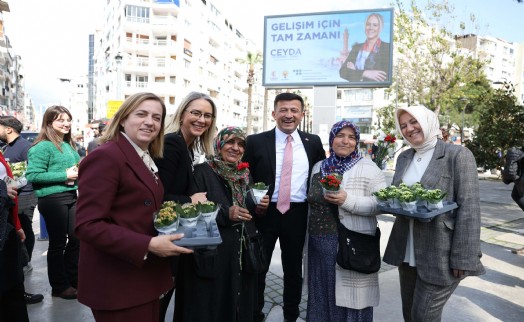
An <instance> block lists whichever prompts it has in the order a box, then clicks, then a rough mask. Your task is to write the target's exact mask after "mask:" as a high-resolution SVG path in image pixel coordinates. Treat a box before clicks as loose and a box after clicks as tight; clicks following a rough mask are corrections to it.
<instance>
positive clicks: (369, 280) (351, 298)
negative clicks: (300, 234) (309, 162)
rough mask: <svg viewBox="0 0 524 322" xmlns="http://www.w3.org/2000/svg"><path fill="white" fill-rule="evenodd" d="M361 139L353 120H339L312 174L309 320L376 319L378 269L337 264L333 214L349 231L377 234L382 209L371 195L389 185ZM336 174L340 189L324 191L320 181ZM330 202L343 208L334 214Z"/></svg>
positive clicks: (308, 266) (308, 244)
mask: <svg viewBox="0 0 524 322" xmlns="http://www.w3.org/2000/svg"><path fill="white" fill-rule="evenodd" d="M359 142H360V130H359V128H358V127H357V126H355V125H354V124H353V123H351V122H349V121H340V122H338V123H335V124H334V125H333V127H332V128H331V132H330V133H329V153H330V156H329V157H328V158H327V159H325V160H323V161H319V162H318V163H317V164H315V166H314V167H313V170H312V173H311V181H310V187H309V192H308V197H307V199H308V202H309V218H308V240H307V252H306V254H307V256H308V257H307V260H306V261H305V263H306V264H305V265H306V270H307V285H308V291H309V292H308V306H307V319H308V321H333V322H335V321H373V306H377V305H378V302H379V291H378V273H374V274H362V273H358V272H355V271H350V270H346V269H342V268H341V267H339V266H338V265H337V264H336V257H337V246H338V233H337V223H336V221H335V217H334V216H335V215H338V216H339V218H340V222H341V223H342V224H343V225H344V226H346V227H347V228H348V229H351V230H353V231H357V232H361V233H365V234H370V235H374V234H375V230H376V227H377V218H376V215H378V214H379V210H378V208H377V201H376V199H375V197H373V195H372V194H373V192H375V191H378V190H380V189H382V188H384V187H386V180H385V178H384V174H383V173H382V171H381V170H380V169H379V168H378V167H377V166H376V165H375V163H373V161H371V160H370V159H366V158H363V157H362V154H361V153H360V151H359V149H358V145H359ZM332 173H335V174H338V175H340V176H341V177H342V182H341V184H340V191H339V192H338V193H336V194H323V192H322V186H321V184H320V180H321V178H323V177H325V176H326V175H329V174H332ZM330 204H334V205H336V206H338V211H337V212H336V213H335V214H334V213H333V207H332V206H330ZM350 280H351V282H350V283H349V282H348V281H350Z"/></svg>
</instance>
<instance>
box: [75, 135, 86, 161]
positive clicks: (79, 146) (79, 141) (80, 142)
mask: <svg viewBox="0 0 524 322" xmlns="http://www.w3.org/2000/svg"><path fill="white" fill-rule="evenodd" d="M75 145H76V152H78V155H79V156H80V160H82V159H83V158H85V156H86V148H85V147H84V138H83V137H82V136H81V135H79V136H77V137H76V138H75Z"/></svg>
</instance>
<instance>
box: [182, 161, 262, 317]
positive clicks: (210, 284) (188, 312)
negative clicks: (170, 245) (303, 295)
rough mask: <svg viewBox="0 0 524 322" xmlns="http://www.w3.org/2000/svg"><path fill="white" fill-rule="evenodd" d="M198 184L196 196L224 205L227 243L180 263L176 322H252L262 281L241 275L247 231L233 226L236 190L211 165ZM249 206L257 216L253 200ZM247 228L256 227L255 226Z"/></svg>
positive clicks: (199, 173) (221, 223) (198, 174)
mask: <svg viewBox="0 0 524 322" xmlns="http://www.w3.org/2000/svg"><path fill="white" fill-rule="evenodd" d="M194 178H195V186H194V191H192V193H195V192H204V191H207V199H208V200H210V201H213V202H215V203H217V204H220V205H221V209H220V211H219V213H218V215H217V225H218V228H219V231H220V236H221V238H222V243H221V244H220V245H218V247H217V249H216V251H208V250H204V251H197V252H196V253H195V254H190V255H182V256H181V257H180V262H179V267H178V274H177V277H176V281H177V282H176V285H177V289H176V298H175V301H176V302H175V314H174V321H177V322H180V321H206V322H231V321H243V322H244V321H246V322H250V321H252V320H253V310H254V305H255V303H256V288H255V287H256V275H253V274H249V273H245V272H243V271H241V269H240V246H241V240H240V238H241V226H240V225H239V224H238V222H232V221H230V220H229V208H230V207H231V206H232V205H233V197H232V193H231V189H230V188H229V186H228V185H227V183H226V182H225V181H224V180H223V179H222V178H221V177H219V176H218V175H217V174H216V173H215V172H214V171H213V170H212V169H211V167H210V166H209V165H208V164H207V163H202V164H199V165H196V166H195V173H194ZM246 202H247V203H248V209H250V212H251V214H252V215H253V214H254V209H255V205H254V203H253V201H252V199H250V198H248V199H247V200H246ZM246 224H248V225H252V226H254V225H255V223H254V220H252V221H250V222H247V223H246ZM252 228H253V227H252ZM197 263H198V264H197ZM237 307H238V317H237Z"/></svg>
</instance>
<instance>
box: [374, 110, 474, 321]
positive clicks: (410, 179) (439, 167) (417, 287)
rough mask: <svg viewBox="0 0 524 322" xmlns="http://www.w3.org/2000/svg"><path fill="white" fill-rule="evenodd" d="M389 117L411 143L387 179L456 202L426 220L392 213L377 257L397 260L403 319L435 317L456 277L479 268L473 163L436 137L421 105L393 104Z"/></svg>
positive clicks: (433, 120) (463, 150) (436, 128)
mask: <svg viewBox="0 0 524 322" xmlns="http://www.w3.org/2000/svg"><path fill="white" fill-rule="evenodd" d="M395 122H396V126H397V131H398V132H399V133H402V136H403V137H404V140H406V141H407V143H408V144H409V145H410V146H411V149H409V150H406V151H404V152H402V153H401V154H400V155H399V157H398V159H397V165H396V168H395V175H394V177H393V181H392V184H393V185H396V186H398V185H399V184H400V183H405V184H407V185H412V184H414V183H416V182H420V183H421V184H422V186H424V188H426V189H441V190H442V192H445V193H446V197H445V200H447V201H449V202H456V203H457V204H458V208H457V209H455V210H452V211H449V212H447V213H444V214H441V215H439V216H436V217H435V218H433V220H431V221H430V222H421V221H418V220H414V219H409V218H407V217H403V216H397V218H396V219H395V223H394V224H393V229H392V231H391V235H390V237H389V241H388V245H387V247H386V252H385V254H384V259H383V260H384V262H386V263H388V264H391V265H395V266H398V271H399V278H400V295H401V297H402V313H403V315H404V320H406V321H440V320H441V316H442V310H443V308H444V305H445V304H446V302H447V300H448V299H449V297H450V296H451V294H452V293H453V291H454V290H455V289H456V288H457V286H458V284H459V282H460V281H461V280H462V279H463V278H464V277H466V276H469V275H480V274H483V273H484V267H483V266H482V263H481V262H480V257H481V256H482V253H481V251H480V201H479V186H478V175H477V165H476V162H475V158H474V157H473V154H472V153H471V151H469V150H468V149H467V148H465V147H462V146H460V145H454V144H447V143H445V142H444V141H442V140H438V137H439V136H440V135H441V131H440V129H439V121H438V118H437V116H436V115H435V113H433V112H432V111H430V110H428V109H427V108H426V107H424V106H410V107H404V108H399V109H398V110H397V112H396V117H395Z"/></svg>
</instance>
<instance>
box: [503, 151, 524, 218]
mask: <svg viewBox="0 0 524 322" xmlns="http://www.w3.org/2000/svg"><path fill="white" fill-rule="evenodd" d="M501 174H502V181H503V182H504V183H505V184H510V183H512V182H513V183H514V185H513V189H512V190H511V199H513V201H515V202H516V203H517V205H518V206H519V207H520V209H522V210H524V146H523V147H522V148H518V147H511V148H509V149H508V151H507V152H506V163H505V164H504V169H503V170H502V173H501Z"/></svg>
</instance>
